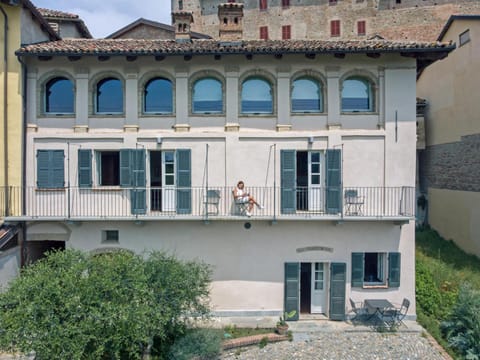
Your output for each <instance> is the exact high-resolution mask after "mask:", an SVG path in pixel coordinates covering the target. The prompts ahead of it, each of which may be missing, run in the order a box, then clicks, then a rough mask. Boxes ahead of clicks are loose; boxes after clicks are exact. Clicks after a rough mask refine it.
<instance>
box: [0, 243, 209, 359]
mask: <svg viewBox="0 0 480 360" xmlns="http://www.w3.org/2000/svg"><path fill="white" fill-rule="evenodd" d="M209 276H210V270H209V268H208V267H207V266H206V265H204V264H200V263H194V262H181V261H179V260H177V259H175V258H174V257H171V256H168V255H166V254H163V253H152V254H150V255H149V257H148V258H147V259H146V260H145V259H144V258H143V257H141V256H138V255H134V254H132V253H129V252H126V251H119V252H115V253H109V254H103V255H96V256H92V255H87V254H85V253H82V252H79V251H74V250H66V251H62V252H53V253H50V254H48V256H47V257H46V258H45V259H42V260H40V261H38V262H37V263H35V264H33V265H32V266H29V267H27V268H26V269H24V270H23V271H22V273H21V275H20V276H19V277H18V278H17V279H15V280H14V281H13V282H12V283H11V284H10V286H9V288H8V289H7V291H6V292H5V293H3V294H0V324H1V329H0V346H1V347H2V348H3V349H5V350H10V351H20V352H24V353H26V352H30V351H35V352H36V354H37V359H40V360H42V359H49V360H55V359H62V360H63V359H72V360H75V359H82V360H83V359H105V358H108V359H125V358H128V359H138V358H140V357H141V356H142V353H143V352H144V351H145V350H146V349H147V348H149V347H151V346H152V344H153V342H154V340H156V342H157V343H168V342H169V341H171V340H170V339H171V338H172V337H173V338H174V337H175V336H178V334H179V333H180V332H181V331H182V330H183V327H184V324H185V321H186V318H187V317H186V315H192V314H193V315H198V316H203V315H204V314H205V313H206V311H207V307H206V306H205V303H204V299H205V297H206V296H207V295H208V286H209ZM187 286H188V287H187ZM163 351H166V350H165V349H163Z"/></svg>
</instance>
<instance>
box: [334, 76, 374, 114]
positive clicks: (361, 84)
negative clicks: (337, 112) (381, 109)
mask: <svg viewBox="0 0 480 360" xmlns="http://www.w3.org/2000/svg"><path fill="white" fill-rule="evenodd" d="M342 111H347V112H348V111H353V112H357V111H358V112H369V111H374V109H373V90H372V83H371V81H369V80H368V79H365V78H363V77H357V76H353V77H349V78H347V79H345V80H344V81H343V88H342Z"/></svg>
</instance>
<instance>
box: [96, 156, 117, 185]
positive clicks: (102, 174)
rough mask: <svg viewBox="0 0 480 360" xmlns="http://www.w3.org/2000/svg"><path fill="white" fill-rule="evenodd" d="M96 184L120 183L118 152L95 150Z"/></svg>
mask: <svg viewBox="0 0 480 360" xmlns="http://www.w3.org/2000/svg"><path fill="white" fill-rule="evenodd" d="M97 171H98V185H100V186H119V185H120V152H119V151H98V152H97Z"/></svg>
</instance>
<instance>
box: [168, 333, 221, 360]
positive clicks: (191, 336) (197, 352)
mask: <svg viewBox="0 0 480 360" xmlns="http://www.w3.org/2000/svg"><path fill="white" fill-rule="evenodd" d="M221 350H222V334H221V333H220V332H218V331H215V330H211V329H193V330H190V331H188V332H187V333H186V335H185V336H184V337H181V338H179V339H178V340H177V341H175V343H174V344H173V346H172V348H171V350H170V356H169V359H170V360H191V359H198V360H212V359H216V358H218V357H219V355H220V353H221Z"/></svg>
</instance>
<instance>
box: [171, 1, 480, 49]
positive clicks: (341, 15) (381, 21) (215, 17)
mask: <svg viewBox="0 0 480 360" xmlns="http://www.w3.org/2000/svg"><path fill="white" fill-rule="evenodd" d="M222 2H226V1H222V0H172V11H188V12H191V13H192V14H193V17H194V18H195V23H193V24H192V30H193V31H198V32H200V33H205V34H208V35H210V36H212V37H218V35H219V33H218V29H219V25H220V22H221V21H220V19H219V14H218V5H219V4H220V3H222ZM228 2H231V1H228ZM239 2H240V3H242V5H243V7H244V19H243V29H244V31H243V38H244V39H247V40H248V39H271V40H279V39H289V38H292V39H334V40H346V39H365V38H369V37H372V36H375V35H380V36H382V37H383V38H385V39H389V40H413V39H415V40H422V41H433V40H435V39H436V38H437V36H438V34H439V32H440V30H441V29H442V27H443V25H444V24H445V22H446V21H447V20H448V18H449V16H450V15H452V14H455V13H463V14H472V13H479V12H480V2H479V1H476V0H436V1H433V0H320V1H319V0H302V1H293V0H241V1H239ZM222 21H223V19H222Z"/></svg>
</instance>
